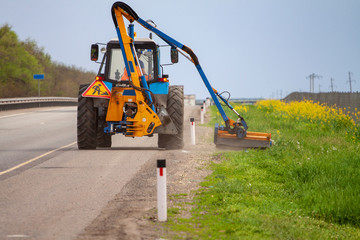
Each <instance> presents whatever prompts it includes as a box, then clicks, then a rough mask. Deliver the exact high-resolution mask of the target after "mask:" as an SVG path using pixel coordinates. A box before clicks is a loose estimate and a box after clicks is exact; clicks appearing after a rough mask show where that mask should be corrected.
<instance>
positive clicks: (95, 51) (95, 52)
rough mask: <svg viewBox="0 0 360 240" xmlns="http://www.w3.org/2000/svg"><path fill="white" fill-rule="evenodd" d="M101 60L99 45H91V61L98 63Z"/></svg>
mask: <svg viewBox="0 0 360 240" xmlns="http://www.w3.org/2000/svg"><path fill="white" fill-rule="evenodd" d="M98 58H99V45H97V44H92V45H91V52H90V59H91V61H95V62H96V61H97V60H98Z"/></svg>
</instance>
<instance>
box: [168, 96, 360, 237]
mask: <svg viewBox="0 0 360 240" xmlns="http://www.w3.org/2000/svg"><path fill="white" fill-rule="evenodd" d="M279 102H280V101H263V102H260V103H259V104H257V106H242V105H236V106H235V108H236V110H237V111H238V112H239V113H240V114H241V115H242V116H243V117H244V118H245V120H247V123H248V125H249V130H250V131H262V132H271V133H272V139H273V140H274V145H273V146H272V147H271V148H270V149H267V150H247V151H227V152H218V153H216V154H215V156H214V158H220V160H221V161H220V163H212V164H210V168H211V169H212V170H213V173H212V174H211V175H210V176H208V177H207V178H206V180H205V181H204V182H203V183H202V184H201V186H202V188H201V189H200V190H199V191H198V192H197V195H196V198H195V199H194V202H193V203H192V204H193V208H192V217H191V218H180V217H178V215H177V214H176V212H177V211H172V213H173V214H172V215H171V217H169V221H168V223H167V225H168V226H169V228H170V229H172V230H173V231H175V236H171V239H177V238H178V239H360V229H359V228H360V168H359V165H360V156H359V155H360V154H359V153H360V137H359V136H360V134H359V126H358V125H357V124H356V123H355V122H354V120H353V119H350V118H348V117H347V116H346V115H344V114H343V113H342V112H341V111H338V110H336V109H327V107H325V106H321V105H318V104H316V103H312V102H298V103H294V104H292V105H291V104H288V105H286V104H285V105H283V103H279ZM211 111H212V120H211V122H210V123H209V126H211V127H213V126H214V123H215V122H219V123H221V122H222V121H221V119H220V116H219V115H218V114H217V111H216V110H215V109H214V108H213V109H211ZM228 114H229V116H230V115H231V114H230V113H228ZM359 116H360V115H359ZM217 162H219V161H217Z"/></svg>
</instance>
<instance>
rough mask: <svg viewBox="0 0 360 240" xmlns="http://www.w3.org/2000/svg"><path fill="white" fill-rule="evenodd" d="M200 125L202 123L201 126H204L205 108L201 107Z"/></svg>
mask: <svg viewBox="0 0 360 240" xmlns="http://www.w3.org/2000/svg"><path fill="white" fill-rule="evenodd" d="M200 123H201V124H204V107H201V112H200Z"/></svg>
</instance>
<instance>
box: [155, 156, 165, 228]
mask: <svg viewBox="0 0 360 240" xmlns="http://www.w3.org/2000/svg"><path fill="white" fill-rule="evenodd" d="M157 208H158V221H159V222H165V221H167V194H166V160H165V159H159V160H157Z"/></svg>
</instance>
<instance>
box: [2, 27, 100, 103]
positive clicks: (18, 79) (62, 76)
mask: <svg viewBox="0 0 360 240" xmlns="http://www.w3.org/2000/svg"><path fill="white" fill-rule="evenodd" d="M39 73H41V74H44V75H45V78H46V81H41V84H40V91H41V96H57V97H76V96H77V95H78V90H79V85H80V84H82V83H89V82H91V80H92V79H94V77H95V75H96V73H94V72H90V71H85V70H84V69H81V68H78V67H75V66H67V65H65V64H63V63H58V62H54V61H52V60H51V57H50V55H49V54H47V53H45V52H44V49H43V48H41V47H39V46H38V45H37V43H36V42H35V41H34V40H30V39H26V40H25V41H20V40H19V38H18V36H17V34H16V33H15V32H14V31H13V30H12V29H11V27H10V26H9V25H8V24H5V25H3V26H2V27H1V28H0V98H16V97H36V96H38V82H37V80H34V78H33V75H34V74H39Z"/></svg>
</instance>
